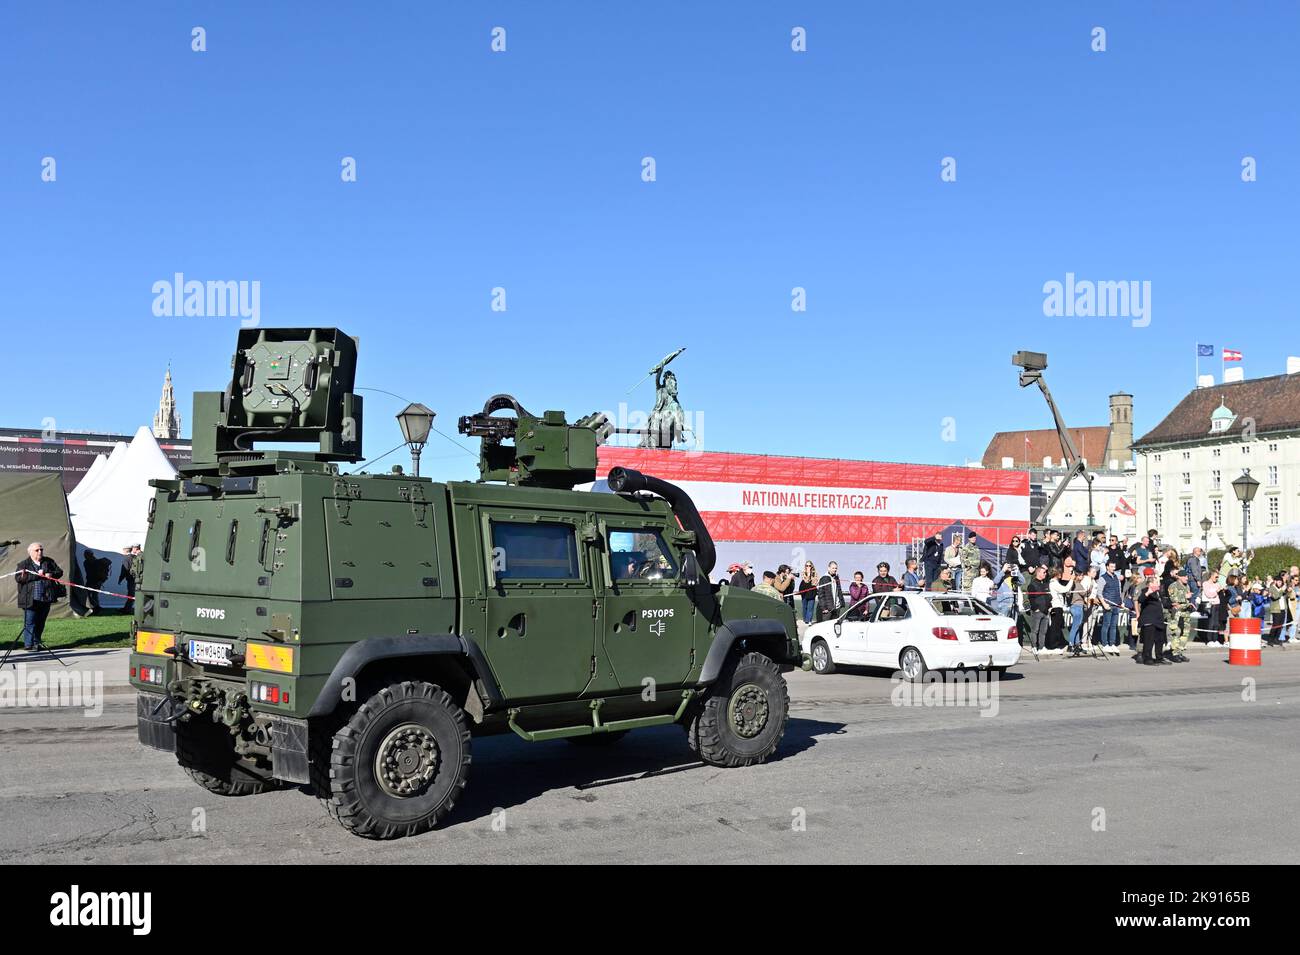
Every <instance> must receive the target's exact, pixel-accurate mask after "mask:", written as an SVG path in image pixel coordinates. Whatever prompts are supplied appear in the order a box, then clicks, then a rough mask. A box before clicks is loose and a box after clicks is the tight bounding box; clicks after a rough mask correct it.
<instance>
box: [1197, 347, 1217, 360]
mask: <svg viewBox="0 0 1300 955" xmlns="http://www.w3.org/2000/svg"><path fill="white" fill-rule="evenodd" d="M1196 357H1197V358H1213V357H1214V346H1213V345H1197V346H1196Z"/></svg>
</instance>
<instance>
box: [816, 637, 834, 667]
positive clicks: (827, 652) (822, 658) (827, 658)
mask: <svg viewBox="0 0 1300 955" xmlns="http://www.w3.org/2000/svg"><path fill="white" fill-rule="evenodd" d="M812 665H813V672H814V673H821V674H827V673H834V672H835V661H834V660H832V659H831V648H830V647H828V646H827V645H826V641H825V640H823V639H821V638H820V637H818V638H817V639H816V640H814V641H813V642H812Z"/></svg>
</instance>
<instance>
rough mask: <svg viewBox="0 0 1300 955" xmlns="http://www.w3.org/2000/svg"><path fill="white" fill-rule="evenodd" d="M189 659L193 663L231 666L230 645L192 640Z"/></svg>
mask: <svg viewBox="0 0 1300 955" xmlns="http://www.w3.org/2000/svg"><path fill="white" fill-rule="evenodd" d="M189 658H190V662H191V663H202V664H206V665H209V666H219V667H228V666H230V644H228V643H211V642H209V641H207V640H191V641H190V652H189Z"/></svg>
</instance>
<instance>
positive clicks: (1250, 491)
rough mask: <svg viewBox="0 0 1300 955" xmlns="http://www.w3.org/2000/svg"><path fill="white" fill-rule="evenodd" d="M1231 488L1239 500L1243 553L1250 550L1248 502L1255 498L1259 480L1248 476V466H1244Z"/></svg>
mask: <svg viewBox="0 0 1300 955" xmlns="http://www.w3.org/2000/svg"><path fill="white" fill-rule="evenodd" d="M1232 489H1233V490H1234V491H1236V492H1237V500H1239V501H1241V550H1242V553H1243V555H1244V554H1245V553H1246V552H1247V551H1249V550H1250V548H1249V547H1248V546H1247V545H1248V543H1249V541H1248V535H1249V532H1250V502H1251V501H1253V500H1254V499H1255V492H1256V491H1258V490H1259V482H1258V481H1256V480H1255V479H1254V478H1253V477H1251V476H1250V468H1246V470H1245V471H1243V472H1242V475H1241V477H1239V478H1237V480H1235V481H1233V482H1232Z"/></svg>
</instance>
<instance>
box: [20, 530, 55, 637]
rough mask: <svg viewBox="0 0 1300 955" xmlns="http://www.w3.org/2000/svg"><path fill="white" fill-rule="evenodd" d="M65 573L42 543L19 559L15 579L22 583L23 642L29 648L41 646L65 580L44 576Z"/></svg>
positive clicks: (31, 546)
mask: <svg viewBox="0 0 1300 955" xmlns="http://www.w3.org/2000/svg"><path fill="white" fill-rule="evenodd" d="M41 575H44V576H41ZM62 576H63V568H62V567H60V566H59V565H58V564H56V563H55V562H54V560H53V558H50V557H46V556H45V548H44V546H43V545H42V544H40V543H39V542H33V543H32V544H29V545H28V547H27V559H26V560H20V561H19V562H18V573H16V574H15V575H14V583H15V584H17V585H18V608H19V609H20V610H22V612H23V646H24V647H25V648H26V649H28V650H35V649H36V648H37V647H39V646H40V643H41V634H42V633H44V632H45V618H46V617H48V616H49V614H50V605H51V604H53V603H54V601H56V600H58V599H59V591H60V590H61V589H62V585H61V584H55V583H53V582H52V581H50V580H45V579H44V577H54V578H58V577H62Z"/></svg>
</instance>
